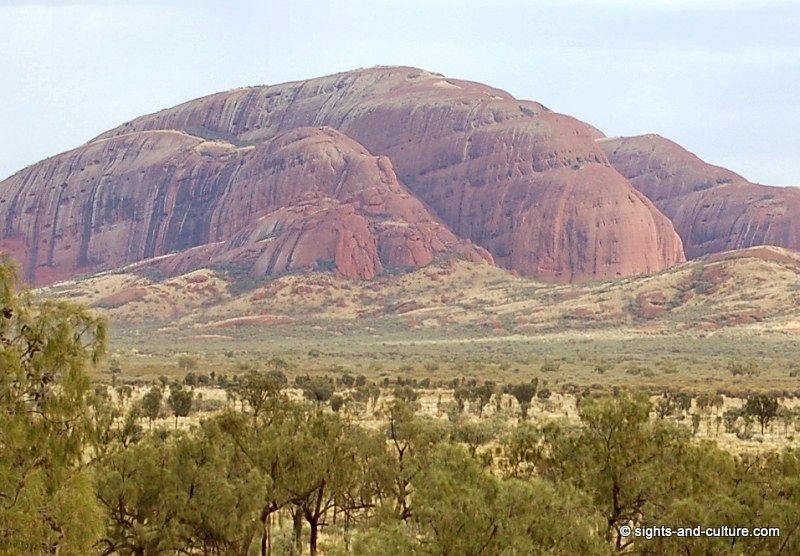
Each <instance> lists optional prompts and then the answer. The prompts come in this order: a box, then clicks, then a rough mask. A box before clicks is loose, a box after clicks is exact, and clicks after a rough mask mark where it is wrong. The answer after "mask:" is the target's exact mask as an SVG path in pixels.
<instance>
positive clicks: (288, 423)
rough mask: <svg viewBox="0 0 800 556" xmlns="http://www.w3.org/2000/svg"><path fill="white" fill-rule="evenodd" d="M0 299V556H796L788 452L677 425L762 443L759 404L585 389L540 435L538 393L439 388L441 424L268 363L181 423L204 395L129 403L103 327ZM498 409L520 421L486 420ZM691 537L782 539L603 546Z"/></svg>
mask: <svg viewBox="0 0 800 556" xmlns="http://www.w3.org/2000/svg"><path fill="white" fill-rule="evenodd" d="M0 303H2V308H1V309H2V318H1V319H0V327H1V328H0V337H1V339H2V343H1V345H0V348H1V351H0V364H1V366H0V371H1V372H2V375H0V446H2V450H0V533H2V534H0V554H15V555H16V554H60V555H64V554H76V555H78V554H107V555H111V554H122V555H172V554H197V555H209V556H211V555H220V556H221V555H239V556H246V555H250V554H253V555H255V554H262V555H264V554H270V555H279V554H300V553H305V552H308V553H310V554H312V555H313V554H326V555H336V554H356V555H364V556H368V555H384V554H410V555H420V556H421V555H426V556H427V555H431V556H433V555H442V556H444V555H449V554H453V555H456V554H457V555H476V556H477V555H493V554H497V555H511V554H551V555H571V554H587V555H591V554H613V553H625V554H642V555H644V554H748V555H749V554H771V555H772V554H798V553H800V531H798V529H800V483H799V482H798V477H800V452H798V451H797V450H796V449H793V448H786V449H784V450H783V451H780V452H777V451H763V452H761V453H758V454H750V453H742V454H734V453H731V452H729V451H725V450H723V449H720V448H719V447H717V446H716V445H715V444H714V443H713V442H711V441H708V440H699V439H698V438H695V437H693V435H694V434H695V433H696V432H697V431H696V430H695V429H694V428H693V425H694V419H691V423H692V427H690V426H688V425H687V424H684V423H687V421H686V419H685V417H688V416H689V415H692V416H693V415H705V418H706V419H707V420H708V422H712V421H711V419H712V417H711V412H712V411H716V416H717V417H719V421H720V422H723V421H724V422H725V425H726V427H727V426H728V425H729V424H730V426H731V427H737V428H739V429H740V430H741V431H742V433H743V434H744V433H747V432H748V431H749V433H750V434H752V430H751V429H752V426H753V423H754V422H757V423H758V425H759V426H760V428H761V430H762V432H763V431H764V430H765V429H769V428H770V425H771V424H772V423H773V422H774V421H776V420H778V419H780V418H781V415H782V413H781V411H784V410H785V409H786V408H784V407H782V406H781V404H780V403H779V402H778V400H777V399H776V398H774V397H772V396H770V395H768V394H763V395H761V396H760V397H756V396H753V397H751V398H750V399H748V400H747V402H746V403H745V404H743V405H742V407H741V408H739V409H738V410H737V411H735V412H734V413H733V414H729V413H727V412H726V413H725V415H724V416H723V415H719V409H720V406H719V405H718V404H717V400H716V399H715V398H714V397H704V398H703V399H702V401H701V399H700V398H699V397H698V398H696V399H694V400H692V399H691V398H689V400H688V405H687V402H686V399H685V398H682V397H680V396H678V395H673V394H665V396H664V398H663V401H662V400H659V401H657V402H656V403H653V402H652V401H651V399H650V398H649V397H647V396H644V395H640V394H635V393H630V392H626V391H623V390H618V391H615V392H614V393H613V395H610V396H605V397H599V398H597V397H594V396H593V395H592V392H591V391H589V390H587V391H585V392H577V393H576V396H577V399H578V402H577V406H576V407H577V412H578V418H577V420H575V419H572V420H569V419H567V418H566V416H565V418H563V419H552V420H543V419H536V418H534V414H535V413H536V411H541V408H543V407H545V406H546V405H547V404H549V403H550V397H551V395H552V392H551V391H550V390H549V388H548V387H547V386H546V385H545V384H544V382H541V383H540V382H538V381H537V382H530V381H529V382H523V383H517V384H510V385H507V386H505V387H502V386H500V385H498V384H495V383H494V382H491V381H483V382H478V381H454V383H453V384H452V399H453V402H452V405H448V404H447V403H445V402H443V406H446V407H443V410H444V411H443V412H444V414H445V415H446V416H445V417H443V418H441V419H436V418H431V417H426V416H424V415H423V414H422V413H423V412H421V411H419V408H418V404H419V399H418V395H417V389H416V388H414V386H415V384H413V383H403V384H395V385H394V390H393V391H392V394H391V395H388V394H387V388H383V389H381V388H380V387H379V386H378V385H376V384H374V383H371V382H369V381H368V380H367V379H366V378H365V377H363V376H361V375H359V376H356V377H353V376H351V375H348V374H346V373H343V374H341V376H340V378H339V380H338V381H335V382H334V381H332V380H329V379H326V378H325V377H320V376H306V375H300V376H299V377H297V378H296V379H295V384H296V385H297V386H298V387H299V389H300V391H302V393H303V395H302V396H297V395H293V393H292V392H290V391H289V390H288V380H287V377H286V375H285V374H284V367H285V363H284V362H282V361H281V360H277V359H276V360H272V361H270V363H269V370H268V371H266V372H264V371H262V372H258V371H254V370H249V371H247V372H245V373H243V374H242V375H240V376H239V377H238V378H237V380H236V383H235V384H236V388H235V389H229V392H230V399H229V403H227V404H225V407H224V408H222V409H221V410H220V411H217V412H215V413H213V414H210V416H209V417H208V418H206V419H203V420H202V421H200V422H199V424H197V425H195V426H190V427H183V428H181V427H179V426H178V425H179V424H180V423H181V422H182V421H181V419H185V417H186V415H187V414H188V413H189V412H190V411H191V410H192V408H193V407H194V406H195V404H199V403H203V402H206V401H207V400H202V399H199V398H198V396H197V395H196V394H195V392H194V391H193V390H192V389H191V385H189V384H186V385H181V384H178V383H176V382H174V381H172V382H171V381H170V379H169V378H167V377H164V378H163V380H157V381H156V383H155V384H153V385H152V386H151V387H149V388H148V389H147V393H146V394H145V395H144V397H142V398H141V400H140V401H139V402H136V403H133V402H132V401H131V399H130V397H131V391H130V387H128V386H127V385H124V384H119V385H118V388H117V391H116V392H115V394H116V395H115V396H114V397H112V396H111V394H110V393H109V392H108V390H107V389H106V388H103V387H95V388H93V387H92V385H91V383H90V381H89V380H88V378H87V368H88V366H89V365H91V364H92V363H93V362H96V361H97V360H98V359H99V358H100V357H101V356H102V354H103V351H104V347H105V325H104V323H103V321H102V320H100V319H98V318H96V317H93V316H92V315H90V314H88V313H86V312H85V311H84V310H83V309H82V308H80V307H78V306H74V305H71V304H68V303H64V302H53V301H46V302H43V303H37V302H34V301H32V300H31V298H30V297H29V296H28V295H27V294H25V293H24V292H22V293H18V292H16V291H15V290H14V274H13V269H11V267H9V266H2V267H0ZM551 366H552V365H550V366H549V367H547V368H548V369H549V368H550V367H551ZM188 368H189V366H188V365H187V366H185V369H188ZM542 372H548V373H551V374H552V373H554V372H555V371H546V370H543V371H542ZM189 374H191V375H192V378H191V379H189ZM189 374H187V378H186V379H185V380H184V382H192V383H198V382H201V381H208V380H209V377H207V376H206V375H204V374H195V373H194V372H192V373H189ZM115 376H116V375H115ZM201 377H202V378H201ZM215 378H216V380H217V381H219V380H221V377H215ZM226 380H227V378H226ZM337 386H338V387H339V391H338V392H337ZM386 386H387V387H389V386H390V385H389V384H388V380H387V385H386ZM126 388H127V390H126ZM381 396H383V397H385V398H386V400H385V403H382V404H378V403H377V402H378V399H379V398H380V397H381ZM513 403H516V404H517V405H516V406H514V408H517V407H518V408H519V410H520V411H519V413H518V415H519V417H520V418H519V419H518V420H517V419H516V418H515V419H513V420H504V421H500V420H498V419H496V418H495V417H497V416H498V415H501V414H502V413H503V411H505V410H506V409H508V407H510V406H509V404H513ZM167 411H168V412H169V415H170V416H171V417H174V421H172V420H171V419H170V420H169V421H166V422H163V421H161V420H160V416H161V415H163V414H164V413H165V412H167ZM690 411H695V412H690ZM357 413H361V414H368V413H371V414H372V415H373V416H374V419H373V420H372V422H371V423H372V426H365V425H363V424H360V423H357V422H356V420H355V419H354V418H353V417H354V415H356V414H357ZM376 413H377V415H376ZM470 413H471V414H470ZM698 422H699V421H698ZM143 423H144V425H146V426H143ZM184 424H185V423H184ZM151 429H152V430H151ZM698 525H699V526H702V527H704V528H705V527H722V526H727V527H730V528H735V527H748V528H750V527H774V528H779V529H780V535H779V536H759V537H756V536H744V535H743V534H737V535H734V536H702V537H685V536H676V535H673V536H670V537H664V536H658V535H640V536H636V535H631V536H624V535H622V534H620V531H621V530H623V531H624V527H626V526H630V527H634V528H636V527H639V528H651V529H647V531H650V532H652V531H654V529H652V528H658V527H672V528H677V527H695V526H698ZM648 537H650V538H648Z"/></svg>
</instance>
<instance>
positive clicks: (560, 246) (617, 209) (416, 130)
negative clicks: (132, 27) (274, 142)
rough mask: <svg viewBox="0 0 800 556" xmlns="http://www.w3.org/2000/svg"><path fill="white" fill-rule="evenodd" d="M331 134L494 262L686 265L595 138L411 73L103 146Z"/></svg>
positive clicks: (190, 113) (225, 112) (215, 102)
mask: <svg viewBox="0 0 800 556" xmlns="http://www.w3.org/2000/svg"><path fill="white" fill-rule="evenodd" d="M320 125H324V126H330V127H333V128H336V129H338V130H339V131H340V132H342V133H344V134H346V135H348V136H349V137H352V138H354V139H355V140H357V141H358V142H359V143H361V144H363V145H364V146H365V147H366V148H367V149H369V150H370V152H372V153H374V154H379V155H384V156H388V157H389V158H390V159H391V160H392V162H393V163H394V167H395V168H396V169H397V174H398V176H399V178H400V180H401V181H402V182H403V183H404V184H406V185H407V186H408V188H409V189H410V190H411V191H412V192H413V193H414V194H415V195H417V196H418V197H419V198H421V199H422V200H423V201H424V202H425V203H426V204H427V205H428V206H430V207H431V208H432V209H433V211H434V212H435V213H436V214H437V215H438V216H439V217H440V218H441V219H442V220H443V221H444V223H445V224H447V225H448V226H449V227H450V228H451V229H452V230H453V231H454V232H455V233H456V234H457V235H459V236H461V237H465V238H469V239H470V240H471V241H473V242H474V243H476V244H478V245H481V246H483V247H485V248H486V249H488V250H489V252H491V253H492V255H493V256H494V259H495V261H497V262H498V263H500V264H501V265H503V266H505V267H507V268H510V269H513V270H517V271H519V272H521V273H523V274H526V275H529V276H535V277H539V278H543V279H546V280H551V281H557V282H568V281H575V280H583V279H589V278H608V277H614V276H620V275H629V274H638V273H644V272H651V271H656V270H659V269H662V268H664V267H666V266H670V265H673V264H675V263H678V262H681V261H683V260H684V256H683V248H682V245H681V241H680V238H679V237H678V236H677V234H676V233H675V231H674V229H673V227H672V224H671V223H670V222H669V220H668V219H666V218H665V217H664V216H663V215H662V214H661V213H660V212H659V211H658V210H657V209H656V208H655V207H654V206H653V205H652V203H650V202H649V201H648V200H647V199H646V198H645V197H644V196H643V195H641V194H640V193H638V192H637V191H636V190H635V189H633V188H632V187H631V185H630V184H629V183H628V182H627V180H625V179H624V178H623V177H622V176H621V175H620V174H619V173H618V172H616V171H615V170H614V169H613V168H612V167H611V165H610V163H609V161H608V159H607V158H606V155H605V153H604V152H603V150H602V148H601V147H600V146H599V145H597V144H596V142H595V139H597V138H600V137H602V133H600V132H599V131H598V130H596V129H594V128H592V127H591V126H588V125H586V124H584V123H582V122H579V121H577V120H574V119H573V118H570V117H568V116H563V115H560V114H555V113H553V112H550V111H549V110H547V109H546V108H545V107H543V106H542V105H541V104H538V103H535V102H528V101H518V100H516V99H514V98H513V97H512V96H511V95H509V94H508V93H506V92H503V91H500V90H497V89H493V88H491V87H487V86H485V85H480V84H476V83H471V82H466V81H459V80H454V79H446V78H444V77H442V76H440V75H436V74H432V73H429V72H425V71H422V70H418V69H414V68H402V67H401V68H375V69H371V70H363V71H356V72H350V73H344V74H339V75H334V76H329V77H324V78H320V79H313V80H310V81H304V82H297V83H288V84H284V85H277V86H274V87H254V88H247V89H239V90H235V91H230V92H226V93H220V94H216V95H212V96H209V97H206V98H202V99H198V100H196V101H192V102H189V103H186V104H183V105H180V106H177V107H175V108H172V109H169V110H164V111H162V112H159V113H157V114H153V115H150V116H145V117H142V118H139V119H137V120H134V121H132V122H129V123H127V124H125V125H123V126H120V127H119V128H117V129H115V130H111V131H109V132H108V133H106V134H104V135H102V136H101V138H109V137H114V136H124V135H126V134H130V133H132V132H136V133H140V132H144V131H151V130H169V129H173V130H182V131H185V132H186V133H189V134H194V135H199V136H204V137H208V138H225V139H226V140H228V141H231V142H233V143H234V144H238V145H246V144H254V143H259V142H260V141H263V140H265V139H268V138H270V137H274V136H275V135H276V134H279V133H283V132H286V131H288V130H291V129H293V128H296V127H298V126H320Z"/></svg>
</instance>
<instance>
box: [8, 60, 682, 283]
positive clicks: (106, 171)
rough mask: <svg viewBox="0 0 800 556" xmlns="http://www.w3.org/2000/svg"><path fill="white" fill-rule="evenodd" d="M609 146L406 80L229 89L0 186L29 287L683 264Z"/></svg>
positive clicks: (670, 234)
mask: <svg viewBox="0 0 800 556" xmlns="http://www.w3.org/2000/svg"><path fill="white" fill-rule="evenodd" d="M602 138H603V135H602V133H600V132H599V131H598V130H596V129H595V128H593V127H591V126H589V125H587V124H584V123H582V122H579V121H577V120H575V119H573V118H570V117H568V116H564V115H561V114H556V113H553V112H551V111H549V110H547V109H546V108H545V107H543V106H542V105H540V104H538V103H535V102H529V101H519V100H516V99H514V98H513V97H512V96H511V95H509V94H508V93H505V92H503V91H500V90H497V89H493V88H491V87H488V86H485V85H480V84H477V83H472V82H466V81H460V80H454V79H447V78H445V77H443V76H440V75H437V74H432V73H429V72H425V71H422V70H418V69H414V68H405V67H400V68H398V67H392V68H374V69H369V70H360V71H354V72H348V73H343V74H339V75H334V76H329V77H323V78H319V79H312V80H308V81H303V82H296V83H287V84H283V85H276V86H271V87H252V88H244V89H237V90H234V91H229V92H225V93H219V94H216V95H211V96H209V97H205V98H201V99H197V100H194V101H191V102H188V103H185V104H182V105H180V106H177V107H174V108H171V109H168V110H164V111H161V112H159V113H157V114H152V115H149V116H144V117H142V118H139V119H137V120H134V121H132V122H129V123H127V124H124V125H122V126H120V127H119V128H116V129H114V130H111V131H109V132H107V133H105V134H103V135H101V136H100V137H98V138H97V139H95V140H93V141H90V142H89V143H87V144H86V145H83V146H81V147H79V148H77V149H75V150H73V151H70V152H67V153H64V154H61V155H58V156H55V157H53V158H50V159H47V160H45V161H42V162H40V163H38V164H36V165H34V166H31V167H29V168H26V169H25V170H23V171H21V172H19V173H17V174H15V175H14V176H12V177H10V178H9V179H7V180H5V181H4V182H2V183H0V218H1V219H2V222H3V228H2V232H0V248H2V249H5V250H10V251H12V252H13V253H15V254H16V255H17V256H18V257H20V258H21V259H22V265H23V269H24V271H25V275H26V276H27V278H28V279H29V280H32V281H34V282H36V283H47V282H52V281H55V280H57V279H61V278H66V277H69V276H72V275H74V274H76V273H80V272H88V271H96V270H102V269H109V268H115V267H118V266H121V265H124V264H126V263H130V262H135V261H140V260H144V259H148V258H153V257H158V256H162V255H167V254H170V255H171V256H170V257H169V258H168V260H165V262H164V263H163V264H164V265H165V268H169V269H170V270H171V271H172V272H181V271H185V270H187V269H190V268H195V267H198V266H203V265H207V264H213V263H216V264H221V265H234V266H237V267H241V268H244V269H245V270H247V271H248V272H250V273H251V274H254V275H265V274H280V273H283V272H289V271H297V270H304V269H314V268H326V269H335V270H337V271H338V272H339V273H341V274H342V275H344V276H348V277H352V278H369V277H372V276H374V275H376V274H379V273H381V272H383V271H385V270H387V269H397V268H400V269H403V268H415V267H418V266H422V265H425V264H428V263H430V262H431V261H432V260H433V259H434V258H435V257H436V256H438V255H440V254H446V253H456V254H458V255H459V256H464V257H468V258H472V259H475V260H479V259H483V260H492V258H493V259H494V261H495V262H497V263H498V264H500V265H502V266H504V267H506V268H509V269H512V270H515V271H518V272H520V273H522V274H525V275H528V276H533V277H538V278H542V279H545V280H550V281H556V282H570V281H578V280H586V279H592V278H609V277H615V276H622V275H631V274H640V273H647V272H653V271H657V270H660V269H663V268H665V267H667V266H670V265H673V264H676V263H679V262H682V261H683V260H684V255H683V247H682V243H681V239H680V238H679V237H678V235H677V234H676V232H675V230H674V229H673V226H672V223H671V222H670V221H669V220H668V219H667V218H666V217H665V216H664V215H663V214H662V213H661V212H660V211H659V210H658V209H657V208H656V206H654V205H653V203H651V202H650V200H648V198H647V197H646V196H645V195H643V194H642V193H640V192H639V191H637V190H636V189H635V188H634V187H632V186H631V184H630V182H629V181H628V180H627V179H626V178H625V177H624V176H623V175H621V174H620V173H619V172H618V171H617V170H616V169H615V168H614V167H613V166H612V165H611V163H610V161H609V160H608V158H607V155H606V152H604V150H603V146H602V145H601V144H599V143H598V142H597V140H598V139H602ZM487 251H488V252H487ZM490 254H491V255H490Z"/></svg>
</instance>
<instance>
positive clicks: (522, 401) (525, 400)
mask: <svg viewBox="0 0 800 556" xmlns="http://www.w3.org/2000/svg"><path fill="white" fill-rule="evenodd" d="M536 386H537V385H536V384H534V383H532V382H522V383H520V384H515V385H514V386H512V387H511V395H512V396H514V397H515V398H516V399H517V401H518V402H519V407H520V412H521V417H522V420H523V421H524V420H525V419H527V418H528V408H529V407H530V406H531V400H532V399H533V397H534V396H535V395H536Z"/></svg>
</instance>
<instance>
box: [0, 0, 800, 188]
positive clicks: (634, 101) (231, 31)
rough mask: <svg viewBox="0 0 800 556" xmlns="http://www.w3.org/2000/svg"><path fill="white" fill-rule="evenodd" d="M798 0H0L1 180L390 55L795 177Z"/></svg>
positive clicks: (755, 176) (763, 178)
mask: <svg viewBox="0 0 800 556" xmlns="http://www.w3.org/2000/svg"><path fill="white" fill-rule="evenodd" d="M798 29H800V2H794V1H777V0H775V1H769V0H764V1H761V2H758V1H744V0H741V1H740V0H541V1H536V0H529V1H523V0H493V1H492V0H485V1H482V0H404V1H393V0H316V1H312V0H289V1H285V2H281V1H277V0H262V1H236V0H232V1H230V2H219V1H206V0H191V1H190V0H186V1H183V0H176V1H155V0H135V1H134V0H127V1H126V0H107V1H103V0H94V1H91V0H72V1H70V0H66V1H55V0H53V1H44V0H42V1H37V0H33V1H22V0H19V1H15V0H0V75H2V80H3V83H4V84H5V85H3V86H2V87H0V119H2V125H3V133H2V139H1V140H2V142H1V143H0V178H2V177H5V176H7V175H10V174H11V173H13V172H15V171H16V170H19V169H21V168H23V167H24V166H26V165H29V164H32V163H34V162H36V161H38V160H40V159H42V158H46V157H48V156H51V155H54V154H57V153H59V152H62V151H64V150H67V149H70V148H73V147H76V146H78V145H80V144H81V143H83V142H85V141H87V140H89V139H90V138H92V137H94V136H95V135H98V134H100V133H101V132H103V131H105V130H106V129H109V128H111V127H114V126H116V125H118V124H120V123H122V122H124V121H126V120H129V119H131V118H133V117H136V116H139V115H142V114H146V113H150V112H154V111H157V110H159V109H162V108H166V107H169V106H172V105H175V104H178V103H180V102H183V101H186V100H189V99H192V98H196V97H199V96H203V95H206V94H210V93H214V92H217V91H221V90H226V89H231V88H234V87H240V86H245V85H259V84H275V83H281V82H284V81H292V80H297V79H304V78H310V77H317V76H321V75H327V74H330V73H335V72H339V71H345V70H349V69H354V68H358V67H370V66H374V65H389V64H402V65H410V66H417V67H421V68H424V69H427V70H431V71H435V72H439V73H444V74H445V75H447V76H450V77H456V78H461V79H469V80H473V81H481V82H484V83H487V84H490V85H492V86H495V87H498V88H501V89H504V90H506V91H508V92H510V93H511V94H513V95H514V96H516V97H518V98H523V99H531V100H537V101H539V102H542V103H544V104H545V105H546V106H548V107H550V108H551V109H553V110H556V111H558V112H563V113H566V114H570V115H573V116H576V117H578V118H580V119H582V120H584V121H586V122H588V123H590V124H592V125H594V126H596V127H598V128H600V129H601V130H602V131H603V132H604V133H606V134H607V135H637V134H642V133H659V134H661V135H663V136H665V137H668V138H670V139H673V140H675V141H677V142H678V143H680V144H682V145H683V146H685V147H686V148H688V149H689V150H691V151H692V152H694V153H695V154H697V155H698V156H700V157H701V158H703V159H705V160H707V161H708V162H712V163H715V164H720V165H723V166H726V167H728V168H730V169H731V170H734V171H736V172H739V173H740V174H743V175H744V176H745V177H747V178H748V179H750V180H752V181H756V182H760V183H766V184H772V185H800V148H798V141H797V139H798V137H797V136H798V133H800V94H798V84H800V32H799V31H798Z"/></svg>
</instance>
